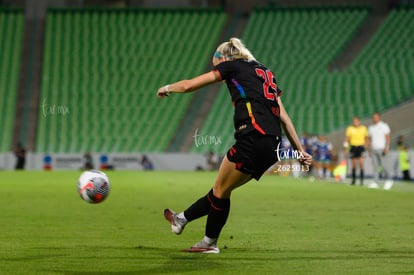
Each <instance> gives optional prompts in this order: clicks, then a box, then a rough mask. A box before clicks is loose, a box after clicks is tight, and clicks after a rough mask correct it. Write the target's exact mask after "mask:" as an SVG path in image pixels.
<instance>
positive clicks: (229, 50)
mask: <svg viewBox="0 0 414 275" xmlns="http://www.w3.org/2000/svg"><path fill="white" fill-rule="evenodd" d="M217 52H219V53H221V54H222V55H223V56H225V57H227V58H230V59H244V60H247V61H252V60H256V58H254V56H253V55H252V53H251V52H250V51H249V49H247V48H246V46H245V45H244V44H243V42H242V41H241V40H240V39H239V38H235V37H232V38H230V40H229V41H228V42H224V43H222V44H221V45H220V46H218V48H217Z"/></svg>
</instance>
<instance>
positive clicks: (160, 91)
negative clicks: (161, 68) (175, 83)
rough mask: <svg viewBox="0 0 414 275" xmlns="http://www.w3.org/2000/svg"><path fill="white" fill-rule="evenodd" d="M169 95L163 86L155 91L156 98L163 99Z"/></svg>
mask: <svg viewBox="0 0 414 275" xmlns="http://www.w3.org/2000/svg"><path fill="white" fill-rule="evenodd" d="M169 95H170V92H169V91H167V90H166V89H165V86H163V87H161V88H159V89H158V91H157V96H158V97H159V98H164V97H167V96H169Z"/></svg>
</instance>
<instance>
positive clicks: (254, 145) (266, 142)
mask: <svg viewBox="0 0 414 275" xmlns="http://www.w3.org/2000/svg"><path fill="white" fill-rule="evenodd" d="M280 142H281V137H278V136H271V135H262V134H261V133H259V132H257V131H252V132H250V133H248V134H245V135H243V136H239V137H238V138H237V140H236V143H235V144H234V145H233V146H232V147H231V148H230V149H229V150H228V151H227V159H228V160H229V161H231V162H234V163H235V164H236V169H237V170H239V171H240V172H242V173H245V174H250V175H252V178H254V179H256V180H259V179H260V177H261V176H262V175H263V174H264V172H266V171H267V170H268V169H269V168H270V167H271V166H272V165H273V164H275V163H276V162H277V161H278V154H277V150H278V149H279V146H280V145H279V144H280Z"/></svg>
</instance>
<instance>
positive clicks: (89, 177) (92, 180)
mask: <svg viewBox="0 0 414 275" xmlns="http://www.w3.org/2000/svg"><path fill="white" fill-rule="evenodd" d="M110 189H111V185H110V184H109V178H108V176H107V175H106V174H105V173H103V172H101V171H98V170H90V171H85V172H83V173H82V174H81V175H80V177H79V179H78V193H79V195H80V197H81V198H82V199H83V200H84V201H86V202H89V203H100V202H102V201H104V200H105V199H106V197H108V195H109V191H110Z"/></svg>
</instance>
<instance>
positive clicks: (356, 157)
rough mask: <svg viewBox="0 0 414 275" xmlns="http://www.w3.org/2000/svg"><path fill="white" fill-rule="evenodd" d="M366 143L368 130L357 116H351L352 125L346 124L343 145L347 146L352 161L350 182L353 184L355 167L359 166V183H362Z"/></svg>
mask: <svg viewBox="0 0 414 275" xmlns="http://www.w3.org/2000/svg"><path fill="white" fill-rule="evenodd" d="M366 144H368V130H367V127H365V126H364V125H361V122H360V120H359V118H358V117H353V118H352V125H350V126H348V128H347V129H346V133H345V142H344V147H345V148H346V149H347V148H348V147H349V146H350V148H349V157H350V158H351V161H352V182H351V184H352V185H354V184H355V181H356V169H357V166H358V167H359V179H360V184H361V185H363V184H364V159H365V158H364V155H365V154H364V152H365V147H366Z"/></svg>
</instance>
